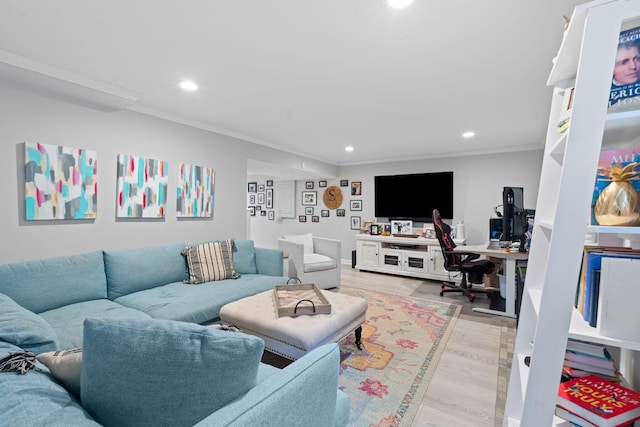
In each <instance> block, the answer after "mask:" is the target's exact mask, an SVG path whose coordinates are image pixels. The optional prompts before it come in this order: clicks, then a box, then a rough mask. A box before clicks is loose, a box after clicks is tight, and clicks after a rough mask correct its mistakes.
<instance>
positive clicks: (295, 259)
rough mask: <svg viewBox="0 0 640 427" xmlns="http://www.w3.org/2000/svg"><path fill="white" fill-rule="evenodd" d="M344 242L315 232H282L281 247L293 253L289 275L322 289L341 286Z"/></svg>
mask: <svg viewBox="0 0 640 427" xmlns="http://www.w3.org/2000/svg"><path fill="white" fill-rule="evenodd" d="M341 246H342V242H341V241H339V240H333V239H326V238H324V237H316V236H313V235H312V234H311V233H307V234H300V235H293V236H282V238H281V239H278V247H279V248H280V249H282V250H283V251H284V252H285V253H286V254H288V255H289V258H288V259H287V260H286V261H288V264H287V266H288V275H289V277H297V278H299V279H300V280H301V281H302V283H315V285H316V286H317V287H318V288H320V289H329V288H335V287H338V286H340V257H341V254H342V252H341Z"/></svg>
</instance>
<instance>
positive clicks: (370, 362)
mask: <svg viewBox="0 0 640 427" xmlns="http://www.w3.org/2000/svg"><path fill="white" fill-rule="evenodd" d="M340 292H342V293H346V294H349V295H355V296H359V297H362V298H364V299H366V300H367V301H368V302H369V307H368V309H367V320H366V322H365V324H364V325H362V343H363V344H364V347H365V348H364V349H363V350H362V351H359V350H358V349H357V348H356V347H355V343H354V341H355V339H354V336H353V335H350V336H349V337H347V338H346V339H344V340H343V341H342V342H340V353H341V354H340V357H341V364H340V380H339V381H340V382H339V384H340V389H341V390H343V391H344V392H345V393H347V394H348V395H349V398H350V399H351V415H350V422H349V425H350V426H365V427H386V426H409V425H411V421H412V420H413V418H414V416H415V415H416V413H417V411H418V409H419V408H420V402H421V401H422V399H423V397H424V395H425V393H426V391H427V388H428V387H429V381H430V380H431V378H432V376H433V373H434V371H435V368H436V366H437V364H438V360H439V359H440V356H441V354H442V352H443V349H444V347H445V345H446V343H447V340H448V338H449V335H450V333H451V331H452V330H453V326H454V324H455V321H456V319H457V318H458V315H459V314H460V309H461V306H459V305H455V304H448V303H444V302H439V301H431V300H426V299H421V298H412V297H402V296H398V295H391V294H386V293H381V292H373V291H367V290H363V289H357V288H351V287H348V286H341V287H340Z"/></svg>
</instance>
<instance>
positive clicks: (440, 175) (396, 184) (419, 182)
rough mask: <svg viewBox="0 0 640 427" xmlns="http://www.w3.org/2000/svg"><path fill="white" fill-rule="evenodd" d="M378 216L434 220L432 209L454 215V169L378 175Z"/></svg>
mask: <svg viewBox="0 0 640 427" xmlns="http://www.w3.org/2000/svg"><path fill="white" fill-rule="evenodd" d="M374 183H375V190H374V191H375V216H376V217H377V218H407V219H411V220H413V221H417V222H431V221H432V217H431V214H432V211H433V209H438V210H439V211H440V215H441V216H442V218H447V219H452V218H453V172H431V173H417V174H406V175H384V176H376V177H375V178H374Z"/></svg>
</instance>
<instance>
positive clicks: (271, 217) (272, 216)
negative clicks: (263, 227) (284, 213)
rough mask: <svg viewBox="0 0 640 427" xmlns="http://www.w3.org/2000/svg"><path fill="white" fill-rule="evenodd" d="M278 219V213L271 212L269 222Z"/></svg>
mask: <svg viewBox="0 0 640 427" xmlns="http://www.w3.org/2000/svg"><path fill="white" fill-rule="evenodd" d="M274 219H276V211H269V220H271V221H273V220H274Z"/></svg>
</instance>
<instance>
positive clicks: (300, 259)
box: [278, 239, 304, 277]
mask: <svg viewBox="0 0 640 427" xmlns="http://www.w3.org/2000/svg"><path fill="white" fill-rule="evenodd" d="M278 247H279V248H280V249H281V250H283V251H284V252H285V253H286V254H287V255H288V256H289V258H288V261H289V264H288V265H289V271H288V272H287V273H288V276H289V277H302V275H303V274H304V245H303V244H302V243H295V242H292V241H289V240H286V239H278Z"/></svg>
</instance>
